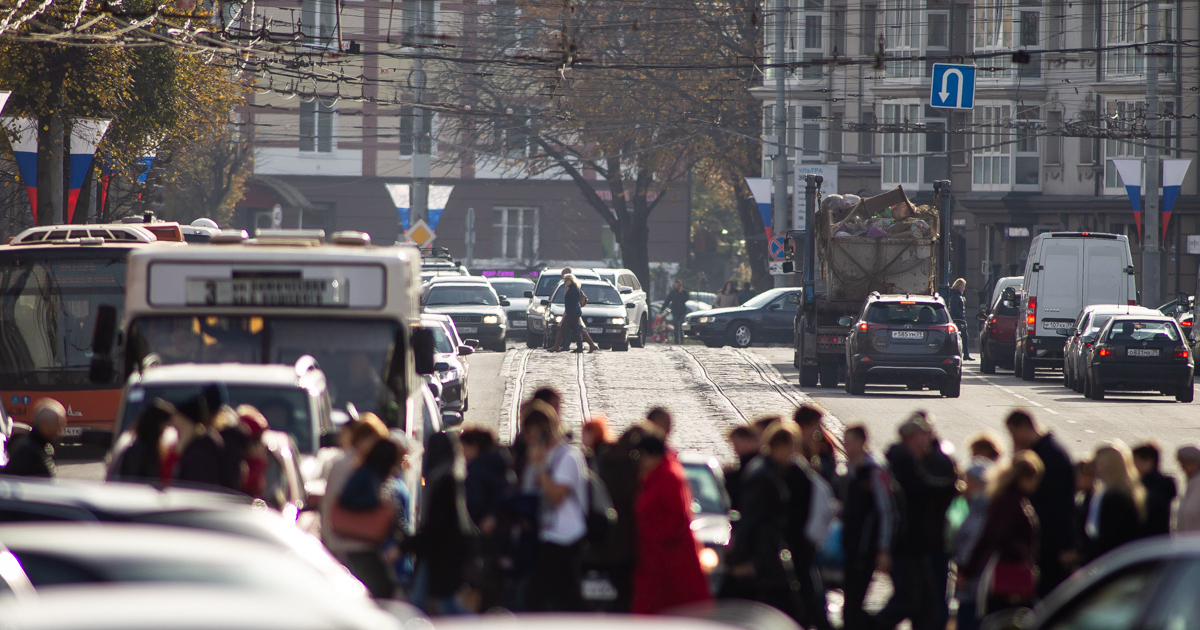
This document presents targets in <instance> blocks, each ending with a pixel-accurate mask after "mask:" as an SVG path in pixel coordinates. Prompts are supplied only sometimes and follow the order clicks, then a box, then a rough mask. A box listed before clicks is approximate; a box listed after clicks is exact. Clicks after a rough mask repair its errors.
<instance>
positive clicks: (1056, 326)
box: [1042, 321, 1075, 330]
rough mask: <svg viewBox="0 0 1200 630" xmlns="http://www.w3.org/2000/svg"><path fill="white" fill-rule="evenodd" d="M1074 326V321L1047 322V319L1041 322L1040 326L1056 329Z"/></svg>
mask: <svg viewBox="0 0 1200 630" xmlns="http://www.w3.org/2000/svg"><path fill="white" fill-rule="evenodd" d="M1074 326H1075V322H1048V321H1043V322H1042V328H1045V329H1047V330H1058V329H1060V328H1073V327H1074Z"/></svg>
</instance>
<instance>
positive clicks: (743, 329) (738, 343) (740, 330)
mask: <svg viewBox="0 0 1200 630" xmlns="http://www.w3.org/2000/svg"><path fill="white" fill-rule="evenodd" d="M725 335H726V337H728V339H729V345H731V346H733V347H735V348H749V347H750V344H752V343H754V329H753V328H751V327H750V322H747V321H736V322H733V323H732V324H730V325H729V329H728V331H727V332H726V333H725Z"/></svg>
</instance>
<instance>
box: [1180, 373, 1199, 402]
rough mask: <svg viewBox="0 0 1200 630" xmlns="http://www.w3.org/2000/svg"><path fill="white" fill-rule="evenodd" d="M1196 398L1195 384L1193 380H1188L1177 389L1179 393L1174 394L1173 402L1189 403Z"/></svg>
mask: <svg viewBox="0 0 1200 630" xmlns="http://www.w3.org/2000/svg"><path fill="white" fill-rule="evenodd" d="M1195 397H1196V382H1195V381H1194V380H1193V379H1190V378H1189V379H1188V380H1187V382H1186V383H1184V384H1183V385H1181V386H1180V387H1179V391H1177V392H1175V400H1178V401H1179V402H1181V403H1190V402H1192V400H1193V399H1194V398H1195Z"/></svg>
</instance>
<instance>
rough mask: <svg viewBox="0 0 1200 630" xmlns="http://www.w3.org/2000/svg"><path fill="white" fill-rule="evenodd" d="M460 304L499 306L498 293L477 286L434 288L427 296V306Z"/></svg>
mask: <svg viewBox="0 0 1200 630" xmlns="http://www.w3.org/2000/svg"><path fill="white" fill-rule="evenodd" d="M458 304H479V305H484V306H499V304H500V300H498V299H496V292H495V291H493V290H492V288H491V287H489V286H485V285H482V284H481V285H477V286H463V285H459V286H447V285H443V286H434V287H430V288H429V293H427V294H425V306H455V305H458Z"/></svg>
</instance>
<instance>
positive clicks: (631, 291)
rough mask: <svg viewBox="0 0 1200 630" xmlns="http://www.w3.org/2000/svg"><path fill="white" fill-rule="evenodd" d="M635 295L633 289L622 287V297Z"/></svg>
mask: <svg viewBox="0 0 1200 630" xmlns="http://www.w3.org/2000/svg"><path fill="white" fill-rule="evenodd" d="M631 293H633V287H621V295H629V294H631Z"/></svg>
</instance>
